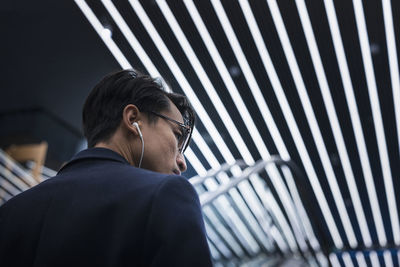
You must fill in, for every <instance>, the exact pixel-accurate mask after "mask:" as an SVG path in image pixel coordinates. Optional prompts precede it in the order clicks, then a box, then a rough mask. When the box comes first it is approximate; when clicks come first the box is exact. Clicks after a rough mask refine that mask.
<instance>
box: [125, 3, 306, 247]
mask: <svg viewBox="0 0 400 267" xmlns="http://www.w3.org/2000/svg"><path fill="white" fill-rule="evenodd" d="M129 2H130V3H131V6H132V8H133V9H134V10H135V12H136V14H137V15H138V17H139V18H140V20H141V21H142V23H143V25H144V27H145V28H146V30H147V32H148V33H149V35H150V36H151V38H152V39H153V41H154V44H155V45H156V46H157V48H158V50H159V51H160V53H161V55H162V56H163V58H164V59H165V61H166V63H167V64H168V65H169V66H170V69H171V71H172V72H173V73H174V76H175V78H176V79H177V81H178V83H179V84H180V86H181V88H182V89H183V90H184V91H185V94H186V96H187V97H188V98H189V99H190V101H191V103H192V105H193V106H194V107H195V110H196V111H197V114H198V115H199V117H200V119H201V120H202V122H203V123H204V124H205V126H206V128H207V129H208V131H209V132H210V135H211V136H212V137H213V138H214V141H215V143H216V144H217V146H218V147H219V148H220V150H221V152H222V155H223V156H224V158H225V160H226V161H227V162H228V163H232V162H233V161H234V158H233V156H232V154H230V151H229V150H228V148H227V147H226V144H225V143H224V142H223V140H222V138H221V136H220V135H219V132H218V131H217V129H216V128H215V126H214V124H213V122H212V121H211V119H210V118H209V117H208V114H207V113H206V111H205V110H204V108H203V107H202V105H201V103H200V101H199V100H198V98H197V96H196V95H195V94H194V92H193V90H192V89H191V87H190V85H189V83H188V82H187V80H186V78H185V77H184V75H183V73H182V71H181V70H180V68H179V66H178V65H177V64H176V62H175V60H174V58H173V57H172V55H171V54H170V52H169V50H168V48H167V47H166V45H165V44H164V42H163V40H162V39H161V37H160V36H159V34H158V32H157V30H156V29H155V28H154V26H153V24H152V22H151V21H150V19H149V18H148V17H147V15H146V13H145V11H144V10H143V8H142V6H141V5H140V3H139V1H137V0H130V1H129ZM255 129H256V128H255ZM257 133H258V131H257ZM215 139H217V140H215ZM218 139H220V141H219V142H218ZM261 140H262V139H261ZM224 150H225V151H224ZM253 162H254V161H253ZM278 175H279V172H278V171H277V170H276V171H275V174H273V175H271V176H270V177H271V178H272V177H273V178H274V179H277V176H278ZM280 188H281V189H282V187H280ZM283 189H284V187H283ZM277 191H278V192H280V191H279V187H277ZM281 194H283V193H282V192H281ZM283 200H284V198H283ZM284 204H285V203H284ZM286 206H288V204H287V203H286ZM292 210H293V209H290V208H289V211H292ZM289 215H291V214H290V212H289ZM291 218H292V220H291V223H292V224H294V223H293V221H294V222H296V221H295V220H293V215H292V216H291ZM294 229H295V230H297V227H295V225H294ZM297 232H298V231H297ZM303 242H304V241H303Z"/></svg>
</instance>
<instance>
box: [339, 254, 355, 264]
mask: <svg viewBox="0 0 400 267" xmlns="http://www.w3.org/2000/svg"><path fill="white" fill-rule="evenodd" d="M342 259H343V262H344V266H346V267H354V264H353V261H352V260H351V258H350V255H349V253H347V252H343V253H342Z"/></svg>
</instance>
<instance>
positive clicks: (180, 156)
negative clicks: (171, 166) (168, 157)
mask: <svg viewBox="0 0 400 267" xmlns="http://www.w3.org/2000/svg"><path fill="white" fill-rule="evenodd" d="M176 163H177V164H178V168H179V170H180V171H181V173H183V172H185V171H186V169H187V166H186V160H185V156H184V155H183V154H182V153H178V156H176Z"/></svg>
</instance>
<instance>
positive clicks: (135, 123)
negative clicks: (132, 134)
mask: <svg viewBox="0 0 400 267" xmlns="http://www.w3.org/2000/svg"><path fill="white" fill-rule="evenodd" d="M132 126H135V127H136V129H137V131H138V133H139V137H140V141H141V142H142V152H141V153H140V160H139V165H138V168H140V167H141V166H142V160H143V152H144V141H143V135H142V131H140V127H139V124H138V123H137V122H134V123H132Z"/></svg>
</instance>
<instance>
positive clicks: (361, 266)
mask: <svg viewBox="0 0 400 267" xmlns="http://www.w3.org/2000/svg"><path fill="white" fill-rule="evenodd" d="M356 259H357V264H358V266H359V267H367V266H368V265H367V262H366V261H365V257H364V255H363V253H362V252H356Z"/></svg>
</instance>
